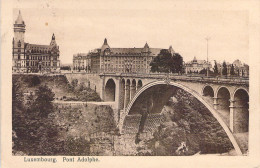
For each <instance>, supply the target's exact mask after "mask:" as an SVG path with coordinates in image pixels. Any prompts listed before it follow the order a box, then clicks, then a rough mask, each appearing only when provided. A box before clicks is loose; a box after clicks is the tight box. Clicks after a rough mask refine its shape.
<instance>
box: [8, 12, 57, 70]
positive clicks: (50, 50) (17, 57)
mask: <svg viewBox="0 0 260 168" xmlns="http://www.w3.org/2000/svg"><path fill="white" fill-rule="evenodd" d="M24 34H25V23H24V21H23V19H22V14H21V11H19V14H18V17H17V19H16V20H15V23H14V38H13V42H12V44H13V52H12V57H13V58H12V64H13V65H12V71H13V72H14V73H25V72H27V73H30V72H34V73H35V72H55V71H57V70H59V67H60V60H59V56H60V55H59V54H60V52H59V46H58V45H57V43H56V40H55V35H54V34H53V35H52V38H51V42H50V44H49V45H41V44H40V45H39V44H30V43H26V42H25V40H24Z"/></svg>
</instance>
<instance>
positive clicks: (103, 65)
mask: <svg viewBox="0 0 260 168" xmlns="http://www.w3.org/2000/svg"><path fill="white" fill-rule="evenodd" d="M161 50H162V48H150V47H149V45H148V44H147V43H146V44H145V45H144V47H143V48H111V47H110V46H109V45H108V42H107V39H105V40H104V43H103V45H102V46H101V48H98V49H95V50H94V51H92V52H90V53H89V56H90V57H91V71H92V72H94V73H99V72H105V73H109V72H118V73H137V72H138V73H149V72H150V69H151V67H150V62H151V61H152V59H153V58H154V57H156V56H157V55H158V54H159V53H160V51H161ZM169 52H170V53H172V54H173V53H174V50H173V48H172V47H171V46H170V48H169Z"/></svg>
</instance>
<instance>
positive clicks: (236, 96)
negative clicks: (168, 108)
mask: <svg viewBox="0 0 260 168" xmlns="http://www.w3.org/2000/svg"><path fill="white" fill-rule="evenodd" d="M74 75H76V74H66V76H67V78H68V80H72V79H73V78H74V77H73V76H74ZM85 75H88V74H85ZM79 76H81V77H79V78H82V77H83V76H84V74H79ZM87 78H88V79H87V80H89V81H91V82H92V84H93V86H95V89H96V91H97V92H98V93H99V94H100V96H101V99H102V100H104V101H105V102H113V104H114V105H113V108H114V111H115V114H116V115H115V119H116V121H117V124H118V127H119V129H120V132H121V133H122V134H124V133H138V132H139V131H140V130H141V131H142V132H151V131H152V130H154V129H155V128H156V126H158V125H159V124H160V122H161V120H162V117H161V114H160V112H161V111H162V109H163V107H164V105H165V104H166V103H167V101H168V100H169V99H170V97H172V96H173V93H174V92H175V91H176V90H178V89H182V90H184V91H186V92H188V93H189V94H191V95H193V96H194V97H195V98H196V99H198V100H199V101H200V102H201V103H202V104H204V105H205V107H206V108H207V109H208V110H209V111H210V112H211V113H212V115H213V116H214V117H215V118H216V120H217V121H218V122H219V123H220V125H221V126H222V128H223V129H224V130H225V132H226V133H227V135H228V137H229V139H230V140H231V142H232V144H233V146H234V148H235V150H236V152H237V154H238V155H239V154H242V152H241V150H240V148H239V146H238V144H237V142H236V140H235V138H234V136H233V134H235V133H244V132H248V126H249V80H248V79H243V78H209V77H194V76H181V75H176V74H134V73H133V74H130V73H101V74H98V75H94V74H92V78H91V75H88V77H87ZM82 80H84V78H82ZM144 114H145V115H144ZM144 116H145V118H146V119H145V120H143V118H144Z"/></svg>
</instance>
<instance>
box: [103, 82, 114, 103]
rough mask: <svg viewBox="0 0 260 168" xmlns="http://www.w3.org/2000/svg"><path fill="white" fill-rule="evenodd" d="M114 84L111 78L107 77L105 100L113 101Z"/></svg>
mask: <svg viewBox="0 0 260 168" xmlns="http://www.w3.org/2000/svg"><path fill="white" fill-rule="evenodd" d="M115 95H116V84H115V81H114V80H113V79H111V78H110V79H108V81H107V83H106V85H105V98H104V100H105V101H115Z"/></svg>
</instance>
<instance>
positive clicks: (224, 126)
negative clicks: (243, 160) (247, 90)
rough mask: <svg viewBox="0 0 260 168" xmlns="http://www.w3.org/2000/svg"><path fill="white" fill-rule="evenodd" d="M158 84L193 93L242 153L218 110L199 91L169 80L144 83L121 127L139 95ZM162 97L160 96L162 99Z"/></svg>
mask: <svg viewBox="0 0 260 168" xmlns="http://www.w3.org/2000/svg"><path fill="white" fill-rule="evenodd" d="M157 85H165V86H166V87H167V86H168V88H170V87H169V86H174V87H177V88H180V89H183V90H184V91H186V92H188V93H190V94H191V95H193V96H194V97H195V98H196V99H198V100H199V101H200V102H201V103H202V104H203V105H204V106H205V107H206V108H207V109H208V110H209V111H210V112H211V114H212V115H213V117H214V118H216V120H217V121H218V122H219V123H220V125H221V127H222V128H223V129H224V131H225V132H226V134H227V136H228V137H229V139H230V141H231V143H232V145H233V146H234V148H235V150H236V153H237V155H242V152H241V150H240V148H239V146H238V144H237V142H236V140H235V138H234V136H233V134H232V133H231V131H230V129H229V128H228V126H227V125H226V124H225V122H224V121H223V120H222V118H221V117H220V116H219V115H218V113H217V112H216V110H215V109H214V108H213V107H212V106H211V105H210V104H209V103H207V102H206V101H205V100H204V99H203V98H202V97H201V95H200V94H199V93H197V92H195V91H193V90H191V89H189V88H187V87H186V86H184V85H182V84H179V83H175V82H172V81H171V82H168V83H167V84H166V83H165V81H155V82H151V83H148V84H146V85H144V86H143V87H142V88H140V89H139V90H138V92H137V93H136V95H135V96H134V98H133V99H132V100H131V101H130V102H129V104H128V106H127V108H126V110H125V112H124V117H122V121H121V123H122V125H121V129H122V127H123V125H124V124H125V123H124V119H125V116H127V115H128V114H129V112H130V111H131V108H132V106H133V105H134V103H135V102H136V100H137V99H138V97H139V96H140V95H142V94H143V93H144V92H145V91H146V90H147V89H149V88H152V87H155V86H157ZM167 96H169V95H166V97H167ZM161 98H162V97H160V99H161ZM160 99H157V100H160ZM148 101H149V103H150V104H154V103H155V102H153V100H150V98H148Z"/></svg>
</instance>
